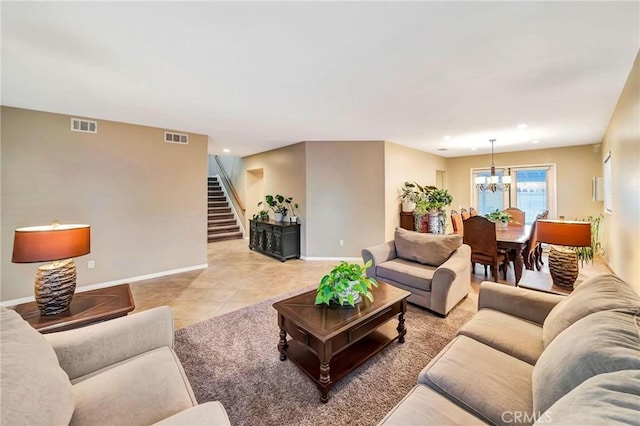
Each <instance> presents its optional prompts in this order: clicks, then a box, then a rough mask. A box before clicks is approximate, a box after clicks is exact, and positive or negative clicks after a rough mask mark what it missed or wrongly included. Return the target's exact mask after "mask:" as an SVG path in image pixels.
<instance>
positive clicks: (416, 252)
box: [362, 228, 471, 316]
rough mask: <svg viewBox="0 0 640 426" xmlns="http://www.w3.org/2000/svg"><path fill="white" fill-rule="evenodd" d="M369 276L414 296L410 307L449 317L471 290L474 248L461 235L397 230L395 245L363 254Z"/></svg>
mask: <svg viewBox="0 0 640 426" xmlns="http://www.w3.org/2000/svg"><path fill="white" fill-rule="evenodd" d="M362 259H363V260H364V262H365V263H366V262H367V261H368V260H371V262H372V264H371V267H369V268H368V269H367V276H369V277H373V278H375V279H378V280H381V281H384V282H386V283H389V284H392V285H394V286H396V287H399V288H401V289H403V290H407V291H410V292H411V296H409V298H408V299H407V300H408V301H409V302H411V303H415V304H416V305H420V306H422V307H425V308H427V309H430V310H432V311H434V312H436V313H438V314H440V315H444V316H446V315H447V314H448V313H449V311H450V310H451V309H453V307H454V306H455V305H456V304H457V303H458V302H460V301H461V300H462V299H464V298H465V297H466V296H467V294H469V291H470V289H471V248H470V247H469V246H468V245H466V244H462V235H457V234H452V235H439V234H423V233H419V232H413V231H407V230H405V229H401V228H397V229H396V231H395V238H394V240H393V241H389V242H386V243H384V244H379V245H376V246H373V247H369V248H366V249H364V250H362Z"/></svg>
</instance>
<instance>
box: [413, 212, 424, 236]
mask: <svg viewBox="0 0 640 426" xmlns="http://www.w3.org/2000/svg"><path fill="white" fill-rule="evenodd" d="M413 230H414V231H416V232H422V233H426V232H427V216H425V215H423V214H416V213H415V212H414V213H413Z"/></svg>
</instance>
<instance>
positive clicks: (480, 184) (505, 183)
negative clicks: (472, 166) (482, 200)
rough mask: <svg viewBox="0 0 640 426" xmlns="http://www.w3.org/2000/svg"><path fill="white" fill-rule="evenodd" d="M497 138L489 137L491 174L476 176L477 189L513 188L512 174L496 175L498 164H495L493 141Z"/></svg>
mask: <svg viewBox="0 0 640 426" xmlns="http://www.w3.org/2000/svg"><path fill="white" fill-rule="evenodd" d="M495 141H496V140H495V139H489V142H491V176H489V177H487V176H477V177H476V178H475V184H476V190H478V191H491V192H496V191H508V190H509V189H511V176H510V175H509V174H507V175H506V176H496V166H494V165H493V143H494V142H495Z"/></svg>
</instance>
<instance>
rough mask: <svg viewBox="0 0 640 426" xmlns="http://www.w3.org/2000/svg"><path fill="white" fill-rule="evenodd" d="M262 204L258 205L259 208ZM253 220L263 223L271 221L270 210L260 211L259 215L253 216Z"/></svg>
mask: <svg viewBox="0 0 640 426" xmlns="http://www.w3.org/2000/svg"><path fill="white" fill-rule="evenodd" d="M260 204H261V203H258V206H260ZM253 220H261V221H267V220H269V211H268V210H260V211H259V212H258V213H256V214H254V215H253Z"/></svg>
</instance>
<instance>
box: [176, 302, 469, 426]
mask: <svg viewBox="0 0 640 426" xmlns="http://www.w3.org/2000/svg"><path fill="white" fill-rule="evenodd" d="M282 298H284V297H282ZM278 299H280V298H277V299H273V300H269V301H265V302H262V303H259V304H257V305H254V306H250V307H248V308H244V309H240V310H238V311H234V312H230V313H228V314H225V315H222V316H219V317H214V318H211V319H209V320H206V321H203V322H200V323H198V324H194V325H191V326H189V327H185V328H182V329H179V330H177V331H176V343H175V350H176V353H177V354H178V357H179V358H180V360H181V362H182V364H183V366H184V369H185V371H186V374H187V376H188V377H189V380H190V382H191V385H192V387H193V390H194V392H195V394H196V397H197V399H198V402H200V403H203V402H206V401H220V402H222V404H223V405H224V406H225V408H226V410H227V413H228V414H229V418H230V420H231V423H232V424H233V425H256V426H257V425H261V426H262V425H345V424H350V425H375V424H377V423H378V422H379V421H380V420H382V418H383V417H384V416H385V415H386V413H387V412H388V411H389V410H391V408H393V407H394V406H395V404H397V403H398V402H399V401H400V400H401V399H402V398H403V397H404V396H405V395H406V393H407V392H408V391H409V390H410V389H411V388H412V387H413V386H414V385H415V384H416V382H417V378H418V373H419V372H420V370H422V368H423V367H424V366H426V365H427V363H428V362H429V361H430V360H431V359H432V358H433V357H434V356H435V355H436V354H437V353H438V352H439V351H440V350H441V349H442V348H443V347H444V346H445V345H446V344H447V343H448V342H449V341H450V340H451V339H453V337H454V335H455V332H456V330H457V329H458V328H459V327H460V326H461V325H462V324H464V323H465V322H466V321H467V320H469V319H470V318H471V315H472V312H471V311H470V310H469V307H468V305H469V303H468V302H470V301H469V300H465V302H463V304H462V305H464V306H458V307H457V308H455V309H454V310H453V311H452V312H451V313H450V314H449V316H448V317H447V318H440V317H438V316H436V315H434V314H432V313H430V312H428V311H426V310H424V309H421V308H419V307H416V306H413V305H409V308H408V311H407V315H406V316H405V318H406V323H405V325H406V327H407V336H406V341H405V343H404V344H398V343H397V342H394V343H392V344H391V345H390V346H388V347H387V348H385V349H384V350H383V351H382V352H380V353H379V354H377V355H376V356H374V357H373V358H371V359H370V360H369V361H367V362H366V363H365V364H363V365H362V366H360V367H359V368H357V369H356V370H354V371H353V372H352V373H351V374H350V375H349V376H348V377H346V378H344V379H343V380H342V381H341V382H339V383H338V384H337V385H336V386H334V387H333V389H332V390H331V391H330V393H329V396H330V399H329V402H328V403H327V404H322V403H321V402H320V394H319V392H318V389H317V388H316V386H315V384H314V383H313V382H312V381H311V380H310V379H309V378H308V377H307V376H306V375H305V374H304V373H303V372H302V371H300V370H299V369H298V367H297V366H296V365H295V364H293V363H292V362H291V361H289V360H287V361H284V362H283V361H280V360H279V353H278V350H277V347H276V346H277V343H278V339H279V337H278V333H279V329H278V320H277V314H276V311H275V309H273V307H272V306H271V305H272V304H273V302H274V301H276V300H278Z"/></svg>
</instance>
